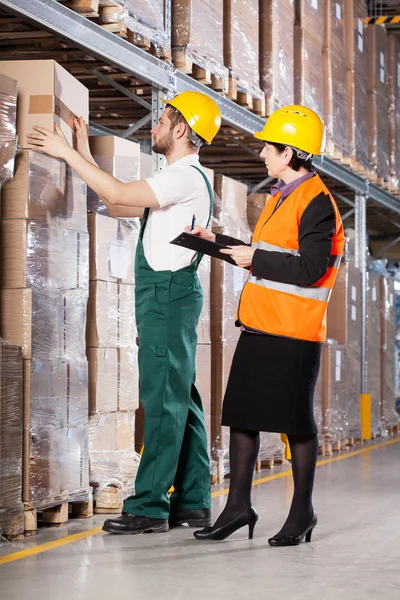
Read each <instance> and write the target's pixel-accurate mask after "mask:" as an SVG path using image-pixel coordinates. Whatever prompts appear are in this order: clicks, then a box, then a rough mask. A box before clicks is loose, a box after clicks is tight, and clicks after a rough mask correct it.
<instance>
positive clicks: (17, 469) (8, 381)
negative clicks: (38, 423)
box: [0, 339, 23, 545]
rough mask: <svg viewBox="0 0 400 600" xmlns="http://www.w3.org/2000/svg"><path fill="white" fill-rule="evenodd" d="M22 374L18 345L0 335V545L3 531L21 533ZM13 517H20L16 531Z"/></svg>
mask: <svg viewBox="0 0 400 600" xmlns="http://www.w3.org/2000/svg"><path fill="white" fill-rule="evenodd" d="M22 374H23V366H22V354H21V349H20V348H18V347H17V346H11V345H10V344H8V343H7V342H5V341H4V340H1V339H0V380H1V388H0V545H1V537H2V534H3V533H4V534H5V535H13V534H18V533H23V505H22V428H23V421H22V417H23V406H22V398H23V393H22V392H23V379H22ZM15 518H20V519H21V526H20V529H17V530H16V531H14V526H15V521H14V519H15ZM21 529H22V530H21Z"/></svg>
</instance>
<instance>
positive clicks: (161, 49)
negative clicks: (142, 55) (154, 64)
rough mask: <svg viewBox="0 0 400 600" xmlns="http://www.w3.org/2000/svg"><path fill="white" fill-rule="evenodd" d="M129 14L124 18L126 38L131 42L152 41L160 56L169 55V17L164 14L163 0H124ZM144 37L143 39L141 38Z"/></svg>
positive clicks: (167, 56) (166, 56) (168, 56)
mask: <svg viewBox="0 0 400 600" xmlns="http://www.w3.org/2000/svg"><path fill="white" fill-rule="evenodd" d="M124 6H125V9H126V10H127V11H128V13H129V16H128V17H126V18H125V22H126V25H127V27H128V39H129V40H131V41H133V42H141V43H142V44H143V42H148V41H150V42H153V43H154V45H155V46H156V48H157V51H158V53H159V54H160V56H161V57H164V58H170V57H171V40H170V35H169V34H168V31H169V27H170V24H169V25H168V26H167V22H168V21H167V20H168V19H170V18H171V16H170V15H169V14H166V11H165V4H164V0H152V2H148V1H147V0H125V4H124ZM143 38H144V39H143Z"/></svg>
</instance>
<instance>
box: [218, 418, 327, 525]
mask: <svg viewBox="0 0 400 600" xmlns="http://www.w3.org/2000/svg"><path fill="white" fill-rule="evenodd" d="M288 439H289V444H290V450H291V453H292V469H293V481H294V494H293V500H292V504H291V507H290V511H289V515H288V518H287V519H286V522H285V524H284V526H283V527H282V529H281V531H280V533H282V534H283V535H299V534H300V533H301V532H302V531H303V530H304V529H305V528H306V527H307V525H308V523H309V522H310V520H311V518H312V516H313V512H314V509H313V505H312V492H313V487H314V475H315V466H316V462H317V455H318V436H317V435H316V434H315V435H308V436H300V435H288ZM259 448H260V434H259V432H258V431H250V430H247V429H234V428H231V432H230V445H229V453H230V454H229V459H230V486H229V495H228V500H227V503H226V506H225V508H224V510H223V511H222V513H221V514H220V516H219V517H218V519H217V521H216V523H215V525H214V526H215V527H221V526H222V525H225V524H226V523H229V522H230V521H232V520H233V519H235V518H236V517H238V516H239V515H240V514H242V513H243V512H244V511H245V510H247V509H248V508H249V507H250V506H251V485H252V481H253V474H254V467H255V463H256V460H257V456H258V451H259Z"/></svg>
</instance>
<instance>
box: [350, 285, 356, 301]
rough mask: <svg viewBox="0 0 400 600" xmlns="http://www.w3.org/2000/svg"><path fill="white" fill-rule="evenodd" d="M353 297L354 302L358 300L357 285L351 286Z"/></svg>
mask: <svg viewBox="0 0 400 600" xmlns="http://www.w3.org/2000/svg"><path fill="white" fill-rule="evenodd" d="M351 299H352V300H353V302H355V301H356V300H357V288H356V286H355V285H352V286H351Z"/></svg>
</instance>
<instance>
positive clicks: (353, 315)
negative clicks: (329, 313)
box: [351, 304, 357, 321]
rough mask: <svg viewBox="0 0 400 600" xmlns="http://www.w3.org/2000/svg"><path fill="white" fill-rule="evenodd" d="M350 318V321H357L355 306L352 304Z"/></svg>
mask: <svg viewBox="0 0 400 600" xmlns="http://www.w3.org/2000/svg"><path fill="white" fill-rule="evenodd" d="M351 319H352V321H357V308H356V307H355V306H354V304H352V305H351Z"/></svg>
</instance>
